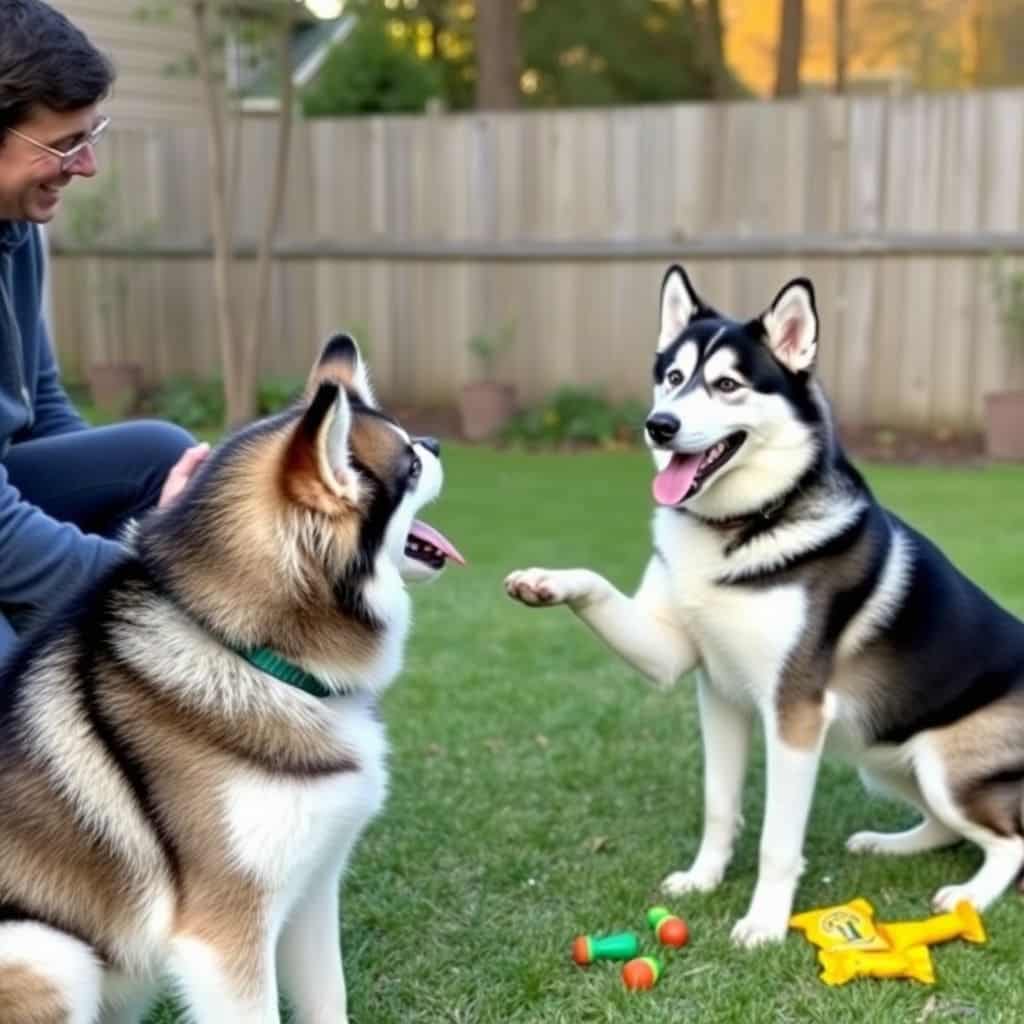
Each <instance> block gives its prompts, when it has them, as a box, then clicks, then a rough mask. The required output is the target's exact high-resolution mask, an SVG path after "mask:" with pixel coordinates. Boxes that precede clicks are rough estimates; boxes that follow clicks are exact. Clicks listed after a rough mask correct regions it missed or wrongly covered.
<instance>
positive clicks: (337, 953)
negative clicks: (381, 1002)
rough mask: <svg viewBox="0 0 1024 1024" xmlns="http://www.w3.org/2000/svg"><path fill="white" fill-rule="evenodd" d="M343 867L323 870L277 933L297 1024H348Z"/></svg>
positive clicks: (284, 982)
mask: <svg viewBox="0 0 1024 1024" xmlns="http://www.w3.org/2000/svg"><path fill="white" fill-rule="evenodd" d="M340 875H341V871H331V872H327V873H325V874H324V875H323V876H322V877H320V878H319V879H317V881H316V883H315V884H314V885H312V886H311V887H310V890H309V892H308V894H307V895H306V896H305V897H304V898H303V899H302V901H301V902H300V903H299V905H298V906H297V907H296V908H295V909H294V911H292V915H291V917H290V918H289V919H288V922H287V923H286V924H285V926H284V928H283V929H282V931H281V938H280V941H279V943H278V948H277V969H278V973H279V975H280V979H281V987H282V989H283V990H284V992H285V994H286V996H287V997H288V999H289V1001H290V1002H291V1004H292V1007H293V1009H294V1011H295V1012H294V1019H295V1024H347V1022H348V1005H347V1003H348V998H347V993H346V989H345V972H344V969H343V967H342V957H341V935H340V932H341V929H340V926H339V913H338V890H339V887H340V882H341V879H340Z"/></svg>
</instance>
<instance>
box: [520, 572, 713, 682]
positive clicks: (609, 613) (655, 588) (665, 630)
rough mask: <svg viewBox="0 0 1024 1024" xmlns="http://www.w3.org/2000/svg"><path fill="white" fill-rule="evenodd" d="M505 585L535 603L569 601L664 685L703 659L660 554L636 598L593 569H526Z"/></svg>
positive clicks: (632, 662)
mask: <svg viewBox="0 0 1024 1024" xmlns="http://www.w3.org/2000/svg"><path fill="white" fill-rule="evenodd" d="M505 590H506V592H507V593H508V595H509V597H512V598H514V599H515V600H517V601H521V602H522V603H523V604H526V605H530V606H531V607H535V608H536V607H549V606H551V605H556V604H567V605H568V606H569V607H570V608H571V609H572V610H573V611H574V612H575V613H576V614H577V615H578V616H579V617H580V618H581V619H582V620H583V621H584V622H585V623H586V624H587V625H588V626H589V627H590V628H591V629H592V630H593V631H594V632H595V633H596V634H597V635H598V636H599V637H600V638H601V639H602V640H603V641H604V642H605V643H606V644H608V646H609V647H611V649H612V650H613V651H615V653H616V654H618V655H619V657H621V658H622V659H623V660H625V661H627V662H628V663H629V664H630V665H632V666H633V667H634V668H635V669H637V670H638V671H639V672H642V673H643V674H644V675H645V676H647V678H648V679H651V680H653V681H654V682H656V683H658V684H659V685H661V686H671V685H672V684H673V683H675V682H676V681H677V680H678V679H679V677H680V676H681V675H683V674H685V673H686V672H689V671H690V670H691V669H692V668H693V667H694V666H695V665H696V664H697V657H698V655H697V648H696V645H695V644H694V643H693V641H692V640H691V638H690V636H689V634H688V633H687V631H686V628H685V627H684V626H683V624H682V623H681V622H679V621H678V617H677V616H676V615H675V614H674V612H673V610H672V596H671V592H670V589H669V581H668V576H667V570H666V569H665V566H664V564H663V562H662V561H661V560H660V559H659V558H653V559H652V560H651V562H650V564H649V565H648V566H647V571H646V573H645V574H644V578H643V582H642V583H641V584H640V588H639V590H637V592H636V594H635V595H634V596H633V597H632V598H630V597H626V595H625V594H623V593H622V592H621V591H620V590H618V589H617V588H616V587H614V586H612V584H611V583H609V582H608V580H606V579H605V578H604V577H603V576H599V575H598V574H597V573H596V572H591V571H590V570H589V569H520V570H518V571H517V572H513V573H509V575H508V576H507V577H506V578H505Z"/></svg>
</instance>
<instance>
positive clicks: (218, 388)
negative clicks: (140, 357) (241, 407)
mask: <svg viewBox="0 0 1024 1024" xmlns="http://www.w3.org/2000/svg"><path fill="white" fill-rule="evenodd" d="M142 404H143V411H144V412H145V413H147V414H148V415H151V416H155V417H157V418H158V419H163V420H170V421H171V422H172V423H177V424H178V426H181V427H184V428H185V429H186V430H193V431H195V430H208V429H210V428H212V427H218V426H220V425H221V424H222V423H223V422H224V388H223V385H222V383H221V381H220V380H219V379H218V378H212V379H207V380H200V379H198V378H193V377H173V378H171V379H170V380H166V381H163V382H162V383H161V384H159V385H157V386H156V387H155V388H154V389H153V390H152V391H151V392H150V393H149V394H148V395H147V396H146V397H145V399H144V400H143V403H142Z"/></svg>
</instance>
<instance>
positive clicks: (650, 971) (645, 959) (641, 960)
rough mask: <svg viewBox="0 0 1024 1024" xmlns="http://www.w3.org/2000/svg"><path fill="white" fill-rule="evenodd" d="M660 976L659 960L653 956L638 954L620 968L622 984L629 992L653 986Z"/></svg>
mask: <svg viewBox="0 0 1024 1024" xmlns="http://www.w3.org/2000/svg"><path fill="white" fill-rule="evenodd" d="M660 977H661V961H660V960H658V959H657V957H653V956H638V957H637V958H636V959H635V960H630V961H629V963H628V964H626V966H625V967H623V968H622V984H623V985H625V986H626V988H628V989H629V991H630V992H639V991H642V990H643V989H648V988H654V986H655V985H657V983H658V979H659V978H660Z"/></svg>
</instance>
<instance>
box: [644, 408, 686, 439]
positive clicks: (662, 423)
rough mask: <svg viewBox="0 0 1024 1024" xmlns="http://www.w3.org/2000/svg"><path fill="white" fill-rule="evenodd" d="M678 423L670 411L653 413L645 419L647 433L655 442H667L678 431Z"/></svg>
mask: <svg viewBox="0 0 1024 1024" xmlns="http://www.w3.org/2000/svg"><path fill="white" fill-rule="evenodd" d="M679 427H680V423H679V420H677V419H676V418H675V416H673V415H672V413H670V412H658V413H655V414H654V415H653V416H651V417H650V419H648V420H647V433H648V434H650V435H651V440H652V441H653V442H654V443H655V444H667V443H668V442H669V441H671V440H672V438H673V437H675V436H676V434H678V433H679Z"/></svg>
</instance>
